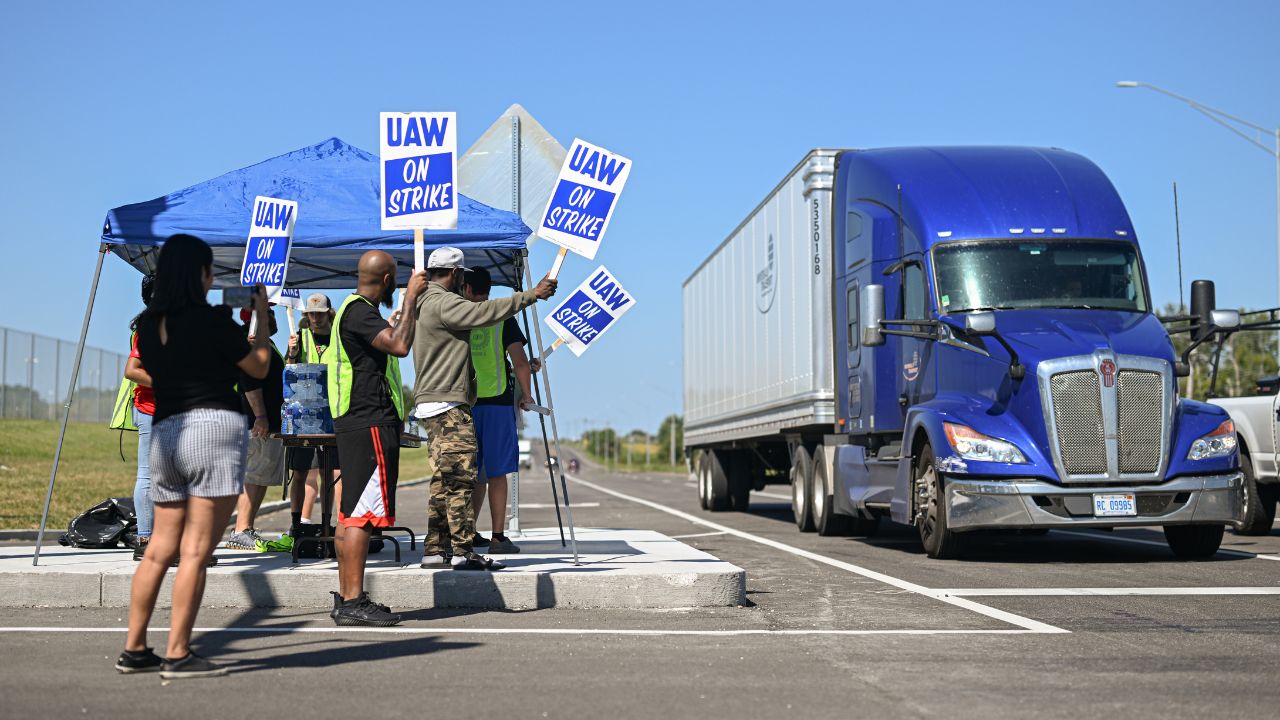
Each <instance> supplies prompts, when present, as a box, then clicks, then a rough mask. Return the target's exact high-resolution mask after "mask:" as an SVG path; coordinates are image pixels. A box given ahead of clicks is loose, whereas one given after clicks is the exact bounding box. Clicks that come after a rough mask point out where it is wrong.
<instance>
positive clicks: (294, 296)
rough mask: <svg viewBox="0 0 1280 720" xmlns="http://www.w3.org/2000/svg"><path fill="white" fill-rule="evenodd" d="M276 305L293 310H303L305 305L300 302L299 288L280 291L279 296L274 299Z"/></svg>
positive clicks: (300, 293) (300, 292)
mask: <svg viewBox="0 0 1280 720" xmlns="http://www.w3.org/2000/svg"><path fill="white" fill-rule="evenodd" d="M276 304H277V305H283V306H285V307H290V308H293V309H294V310H303V309H305V308H306V303H304V302H302V290H301V289H299V288H284V289H283V290H281V291H280V295H279V296H278V297H277V298H276Z"/></svg>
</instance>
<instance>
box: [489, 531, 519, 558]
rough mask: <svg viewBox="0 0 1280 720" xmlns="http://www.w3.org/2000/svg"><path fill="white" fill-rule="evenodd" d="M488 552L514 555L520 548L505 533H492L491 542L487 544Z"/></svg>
mask: <svg viewBox="0 0 1280 720" xmlns="http://www.w3.org/2000/svg"><path fill="white" fill-rule="evenodd" d="M489 552H491V553H493V554H494V555H514V554H516V553H518V552H520V548H519V547H517V546H516V544H515V543H513V542H511V540H509V539H508V538H507V536H506V535H499V534H497V533H494V534H493V542H492V543H490V544H489Z"/></svg>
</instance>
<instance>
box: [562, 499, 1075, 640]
mask: <svg viewBox="0 0 1280 720" xmlns="http://www.w3.org/2000/svg"><path fill="white" fill-rule="evenodd" d="M565 477H567V478H568V479H570V480H572V481H573V482H574V483H577V484H578V485H582V486H584V487H589V488H591V489H592V490H595V491H597V492H602V493H604V494H606V495H612V496H613V497H616V498H621V499H623V500H629V501H631V502H634V503H637V504H639V505H644V506H645V507H649V508H653V509H654V510H658V511H660V512H664V513H667V514H669V515H674V516H676V517H678V518H681V519H684V520H688V521H689V522H691V523H696V524H698V525H703V526H705V527H709V528H712V529H713V530H719V531H721V532H723V533H725V534H727V535H733V536H735V537H740V538H742V539H744V540H750V541H751V542H754V543H759V544H761V545H765V546H768V547H771V548H774V549H775V550H781V551H783V552H787V553H791V554H792V555H795V556H797V557H802V558H805V559H808V560H813V561H814V562H820V563H822V564H824V565H830V566H831V567H834V568H839V569H841V570H845V571H847V572H851V573H854V574H855V575H861V576H862V577H865V578H869V579H871V580H876V581H878V582H882V583H884V584H885V585H890V586H893V587H896V588H898V589H899V590H906V591H907V592H912V593H916V594H918V595H923V596H925V597H930V598H933V599H935V600H940V601H942V602H945V603H948V604H950V605H955V606H957V607H962V608H964V609H966V610H970V611H973V612H976V613H978V614H980V615H985V616H987V617H989V618H992V619H995V620H1000V621H1002V622H1006V623H1009V624H1010V625H1016V626H1018V627H1020V628H1022V629H1024V630H1029V631H1031V632H1037V633H1069V632H1071V631H1070V630H1064V629H1062V628H1060V627H1054V626H1053V625H1049V624H1048V623H1042V622H1040V621H1038V620H1032V619H1031V618H1026V617H1023V616H1021V615H1015V614H1013V613H1011V612H1005V611H1004V610H999V609H997V608H993V607H988V606H986V605H982V604H979V603H976V602H973V601H972V600H966V599H964V598H958V597H955V596H952V595H947V594H945V593H943V592H940V591H938V590H933V589H930V588H927V587H924V586H923V585H917V584H915V583H913V582H908V581H906V580H902V579H899V578H896V577H893V576H892V575H885V574H884V573H881V572H876V571H875V570H869V569H867V568H864V567H861V566H859V565H854V564H853V563H847V562H845V561H843V560H836V559H835V558H830V557H827V556H826V555H819V554H818V553H815V552H810V551H808V550H803V549H801V548H798V547H795V546H793V545H787V544H786V543H782V542H778V541H777V540H770V539H769V538H766V537H760V536H759V535H753V534H751V533H749V532H744V531H742V530H738V529H736V528H731V527H729V526H727V525H721V524H719V523H714V522H711V521H710V520H703V519H702V518H700V517H698V516H696V515H690V514H689V513H687V512H684V511H682V510H677V509H675V508H671V507H667V506H666V505H662V504H660V503H656V502H653V501H652V500H645V499H644V498H638V497H633V496H631V495H626V494H624V493H620V492H618V491H616V490H610V489H609V488H606V487H602V486H600V485H597V484H595V483H592V482H587V481H586V480H583V479H582V478H578V477H574V476H572V475H566V476H565Z"/></svg>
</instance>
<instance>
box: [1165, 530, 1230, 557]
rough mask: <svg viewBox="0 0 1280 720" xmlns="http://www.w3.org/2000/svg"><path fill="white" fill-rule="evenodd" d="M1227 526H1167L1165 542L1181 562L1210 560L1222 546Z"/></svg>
mask: <svg viewBox="0 0 1280 720" xmlns="http://www.w3.org/2000/svg"><path fill="white" fill-rule="evenodd" d="M1223 530H1226V526H1225V525H1166V526H1165V528H1164V539H1165V542H1168V543H1169V549H1170V550H1172V551H1173V554H1174V555H1177V556H1178V559H1179V560H1208V559H1209V558H1211V557H1213V556H1214V554H1215V553H1217V552H1218V547H1219V546H1220V545H1222V531H1223Z"/></svg>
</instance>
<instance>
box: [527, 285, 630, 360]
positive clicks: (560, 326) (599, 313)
mask: <svg viewBox="0 0 1280 720" xmlns="http://www.w3.org/2000/svg"><path fill="white" fill-rule="evenodd" d="M635 304H636V299H635V297H634V296H632V295H631V293H628V292H627V291H626V290H625V289H624V288H623V287H622V283H620V282H618V279H617V278H615V277H614V276H613V274H612V273H610V272H609V270H608V269H607V268H605V266H603V265H601V266H600V267H598V268H596V269H595V271H594V272H592V273H591V274H590V275H588V276H587V279H586V280H584V281H583V282H582V284H581V285H579V286H578V287H577V288H575V289H574V291H573V292H572V293H571V294H570V295H569V297H568V298H567V299H566V300H565V301H564V302H562V303H560V305H558V306H557V307H556V309H555V310H553V311H551V314H550V315H548V316H547V325H549V326H551V331H552V332H554V333H555V334H556V337H558V338H560V339H561V340H563V341H564V344H565V345H568V346H569V349H570V350H572V351H573V354H574V355H581V354H582V353H584V352H586V351H587V348H589V347H591V345H592V344H593V343H595V341H596V340H598V339H599V338H600V336H601V335H603V334H605V332H606V331H608V330H609V328H611V327H613V326H614V325H617V324H618V318H620V317H622V316H623V315H624V314H625V313H626V312H627V311H628V310H630V309H631V308H633V307H635Z"/></svg>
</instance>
